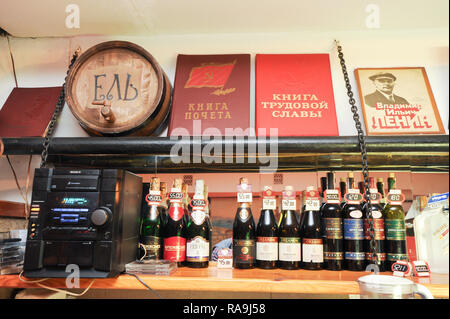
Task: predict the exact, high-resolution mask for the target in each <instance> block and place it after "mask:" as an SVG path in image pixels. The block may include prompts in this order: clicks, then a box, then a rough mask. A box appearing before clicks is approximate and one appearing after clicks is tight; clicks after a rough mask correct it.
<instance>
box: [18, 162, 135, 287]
mask: <svg viewBox="0 0 450 319" xmlns="http://www.w3.org/2000/svg"><path fill="white" fill-rule="evenodd" d="M141 199H142V178H141V177H139V176H137V175H135V174H132V173H130V172H128V171H124V170H118V169H82V170H77V169H49V168H38V169H36V170H35V175H34V182H33V194H32V200H31V208H30V209H31V212H30V218H29V223H28V235H27V236H28V237H27V243H26V250H25V261H24V276H26V277H39V278H40V277H67V276H68V275H69V274H71V271H72V270H70V272H66V268H67V266H69V265H76V266H78V267H79V271H80V277H81V278H105V277H114V276H116V275H118V274H119V273H120V272H122V271H124V270H125V264H127V263H129V262H132V261H134V260H135V259H136V253H137V247H138V242H139V218H140V206H141ZM67 269H73V268H72V267H71V268H67Z"/></svg>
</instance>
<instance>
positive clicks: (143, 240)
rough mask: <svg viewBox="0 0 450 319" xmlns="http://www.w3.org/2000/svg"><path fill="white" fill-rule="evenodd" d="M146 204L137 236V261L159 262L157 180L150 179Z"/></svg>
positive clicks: (159, 217)
mask: <svg viewBox="0 0 450 319" xmlns="http://www.w3.org/2000/svg"><path fill="white" fill-rule="evenodd" d="M144 202H145V203H146V205H145V207H144V209H143V212H142V213H143V216H142V219H141V225H140V234H139V238H140V240H139V242H140V243H139V247H140V250H139V259H140V260H159V259H161V258H162V229H161V226H162V218H161V214H160V211H159V209H158V207H159V205H160V203H161V192H160V190H159V178H157V177H153V178H152V179H151V183H150V188H149V191H148V194H147V195H146V196H145V199H144Z"/></svg>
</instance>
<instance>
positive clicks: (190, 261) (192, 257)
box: [186, 179, 211, 268]
mask: <svg viewBox="0 0 450 319" xmlns="http://www.w3.org/2000/svg"><path fill="white" fill-rule="evenodd" d="M204 196H205V195H204V181H203V180H201V179H200V180H196V181H195V194H194V197H193V198H192V201H190V203H189V207H190V208H191V214H190V218H189V222H188V225H187V232H186V233H187V236H186V266H188V267H191V268H206V267H208V264H209V254H210V247H209V246H210V239H211V237H210V235H211V233H210V229H209V226H210V223H209V222H208V219H209V217H208V215H207V214H206V212H205V208H206V206H207V203H206V199H205V197H204Z"/></svg>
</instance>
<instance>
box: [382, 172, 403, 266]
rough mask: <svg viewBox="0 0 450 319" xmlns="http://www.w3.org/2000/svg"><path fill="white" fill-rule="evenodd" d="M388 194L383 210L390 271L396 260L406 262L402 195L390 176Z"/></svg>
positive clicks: (393, 178)
mask: <svg viewBox="0 0 450 319" xmlns="http://www.w3.org/2000/svg"><path fill="white" fill-rule="evenodd" d="M390 178H391V180H390V181H389V193H388V194H387V196H386V206H385V207H384V209H383V218H384V227H385V234H386V242H385V243H386V259H387V261H386V268H387V269H388V270H390V271H391V270H392V264H393V263H395V262H396V261H397V260H408V255H407V250H406V226H405V212H404V211H403V207H402V203H403V201H404V195H403V194H402V192H401V190H400V189H396V185H395V184H396V181H395V177H394V176H393V175H392V174H391V175H390Z"/></svg>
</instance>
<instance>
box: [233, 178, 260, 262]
mask: <svg viewBox="0 0 450 319" xmlns="http://www.w3.org/2000/svg"><path fill="white" fill-rule="evenodd" d="M241 195H242V196H241ZM238 202H239V206H238V209H237V212H236V216H235V218H234V223H233V267H234V268H240V269H249V268H254V267H255V266H256V227H255V221H254V219H253V215H252V210H251V208H250V207H251V186H250V185H249V183H248V180H247V178H241V179H240V182H239V185H238Z"/></svg>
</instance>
